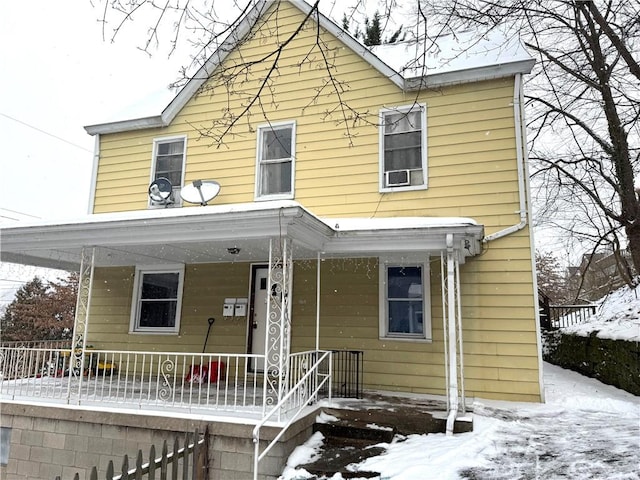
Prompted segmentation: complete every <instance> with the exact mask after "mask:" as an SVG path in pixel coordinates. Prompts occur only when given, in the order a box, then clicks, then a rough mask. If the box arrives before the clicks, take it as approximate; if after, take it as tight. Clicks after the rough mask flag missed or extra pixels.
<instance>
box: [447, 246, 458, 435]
mask: <svg viewBox="0 0 640 480" xmlns="http://www.w3.org/2000/svg"><path fill="white" fill-rule="evenodd" d="M453 255H454V251H453V235H451V234H448V235H447V317H448V318H447V336H448V337H449V338H448V344H449V351H448V352H447V354H448V356H449V391H448V395H447V397H448V399H449V415H448V416H447V435H453V429H454V426H455V422H456V416H457V415H458V402H459V400H458V372H457V361H456V346H457V343H458V342H457V341H456V327H457V326H456V303H455V302H456V291H455V290H456V289H455V288H454V282H455V278H454V277H455V268H454V262H453Z"/></svg>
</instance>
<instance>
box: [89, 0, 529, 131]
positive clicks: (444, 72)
mask: <svg viewBox="0 0 640 480" xmlns="http://www.w3.org/2000/svg"><path fill="white" fill-rule="evenodd" d="M290 2H291V3H292V4H293V5H295V6H297V7H298V8H300V9H301V10H302V11H303V13H308V12H309V9H310V8H311V6H310V5H309V4H308V3H307V2H306V1H302V0H290ZM263 6H264V5H263ZM262 8H263V7H261V6H259V5H256V6H255V7H254V8H253V9H252V10H251V11H250V12H248V13H247V14H246V16H245V18H244V19H243V21H242V22H240V23H239V24H238V27H236V30H235V31H233V32H231V33H230V34H229V36H228V38H227V39H226V40H225V41H224V43H223V44H222V45H221V47H220V48H219V50H217V51H216V52H214V53H213V54H212V55H211V56H210V57H209V59H208V60H207V61H206V62H205V64H204V65H203V66H202V67H201V69H200V70H199V72H198V73H196V75H195V76H194V77H193V78H192V79H191V80H190V81H189V82H188V83H187V84H186V85H185V86H184V87H183V88H182V90H181V91H180V92H179V93H178V94H177V95H176V96H175V97H173V99H172V100H171V101H169V102H168V103H163V104H160V103H159V102H160V98H161V96H160V95H155V94H154V95H151V96H150V101H149V102H146V101H141V102H140V105H133V106H132V107H131V109H127V110H125V111H123V112H121V113H122V116H121V117H120V118H121V120H120V121H113V120H112V121H109V122H102V123H99V124H95V125H87V126H86V127H85V129H86V130H87V132H88V133H89V134H91V135H94V134H96V133H114V132H121V131H128V130H135V129H140V128H151V127H161V126H166V125H168V124H169V123H171V121H172V120H173V118H174V117H175V115H177V113H178V112H179V111H180V110H181V109H182V107H184V105H185V104H186V102H187V101H188V100H189V99H190V98H191V96H192V95H193V94H194V93H195V92H196V91H197V90H198V88H199V87H200V86H201V85H202V83H204V82H205V81H206V78H207V75H206V73H207V72H208V71H211V70H212V69H215V68H216V66H217V64H218V63H219V62H220V61H222V59H223V58H224V57H225V56H226V54H227V53H228V52H229V51H231V50H232V49H233V48H235V43H236V42H237V39H238V38H242V37H243V36H244V35H245V33H246V32H248V31H249V29H250V28H251V25H252V24H253V22H252V21H251V19H252V18H254V16H255V15H261V14H262V12H263V10H262ZM319 21H320V24H321V26H323V27H324V28H326V29H327V30H328V31H330V32H331V33H332V34H333V35H335V36H336V37H337V38H339V39H340V40H341V41H343V42H344V43H345V44H346V45H347V46H348V47H349V48H351V49H352V50H353V51H354V52H355V53H356V54H358V55H360V56H361V57H362V58H363V59H364V60H365V61H367V62H369V63H370V64H371V65H372V66H373V67H374V68H376V69H378V70H379V71H380V72H381V73H383V74H384V75H386V76H387V77H389V78H390V79H391V80H392V81H393V82H394V83H396V84H397V85H398V86H399V87H400V88H402V89H403V90H416V89H420V88H423V87H424V86H425V85H427V86H430V87H435V86H442V85H452V84H457V83H462V82H471V81H481V80H487V79H491V78H500V77H505V76H509V75H515V74H516V73H528V72H529V71H531V68H533V64H534V59H533V58H532V57H531V56H529V54H528V53H527V51H526V50H525V49H524V48H523V47H522V45H521V44H520V41H519V40H518V39H509V38H507V37H506V36H504V35H502V34H501V33H500V32H497V31H492V32H490V33H488V34H486V35H485V36H483V37H478V34H477V33H476V32H465V33H463V34H457V35H444V36H441V37H439V38H438V39H436V40H432V39H429V40H427V42H428V43H427V48H426V50H425V48H424V45H425V44H424V41H418V42H416V41H413V42H400V43H397V44H391V45H388V44H387V45H379V46H376V47H372V48H369V47H365V46H364V45H363V44H362V43H360V42H359V41H358V40H356V39H355V38H353V37H352V36H351V35H349V34H348V33H347V32H345V31H344V30H342V28H341V27H340V26H338V25H337V24H336V22H334V21H333V20H331V19H329V18H328V17H326V16H325V15H323V14H320V16H319ZM220 52H222V53H220ZM417 78H424V80H422V81H417V82H416V80H415V79H417ZM410 81H413V82H410ZM164 99H165V100H166V98H164ZM154 106H155V108H154V109H153V110H151V108H153V107H154ZM142 107H144V109H142ZM145 115H146V116H145Z"/></svg>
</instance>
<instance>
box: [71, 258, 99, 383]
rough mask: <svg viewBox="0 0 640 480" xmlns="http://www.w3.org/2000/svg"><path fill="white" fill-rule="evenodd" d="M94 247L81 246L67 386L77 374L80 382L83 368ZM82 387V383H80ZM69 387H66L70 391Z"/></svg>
mask: <svg viewBox="0 0 640 480" xmlns="http://www.w3.org/2000/svg"><path fill="white" fill-rule="evenodd" d="M95 250H96V249H95V247H83V249H82V260H81V262H80V272H79V273H80V275H79V278H78V298H77V299H76V314H75V319H74V322H73V337H72V341H71V356H70V359H69V369H70V372H69V386H70V385H71V378H72V377H73V376H75V375H76V374H77V375H78V377H79V379H80V384H81V383H82V378H83V375H82V371H83V370H84V352H85V348H86V346H87V328H88V327H89V308H90V305H91V287H92V285H93V269H94V259H95ZM80 388H82V385H80ZM70 391H71V389H70V388H69V389H68V392H70Z"/></svg>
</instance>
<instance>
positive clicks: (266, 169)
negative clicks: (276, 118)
mask: <svg viewBox="0 0 640 480" xmlns="http://www.w3.org/2000/svg"><path fill="white" fill-rule="evenodd" d="M295 138H296V124H295V122H287V123H280V124H270V125H263V126H260V127H258V148H257V168H256V199H269V200H271V199H280V198H286V199H289V198H293V185H294V173H295V165H294V158H295Z"/></svg>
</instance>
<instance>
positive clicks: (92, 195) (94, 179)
mask: <svg viewBox="0 0 640 480" xmlns="http://www.w3.org/2000/svg"><path fill="white" fill-rule="evenodd" d="M99 161H100V134H97V135H96V137H95V139H94V142H93V166H92V167H91V187H90V189H91V190H89V204H88V205H87V214H88V215H91V214H92V213H93V205H94V203H95V201H96V184H97V183H98V162H99Z"/></svg>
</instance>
